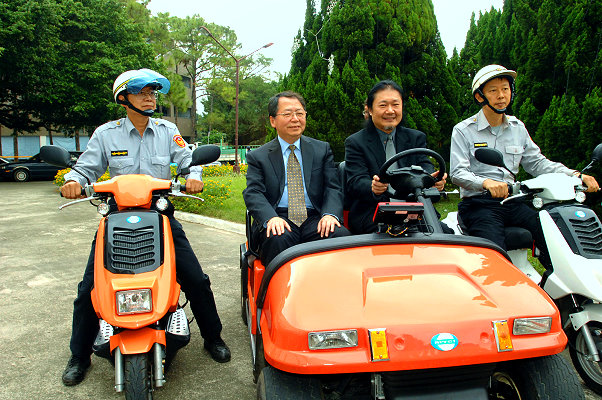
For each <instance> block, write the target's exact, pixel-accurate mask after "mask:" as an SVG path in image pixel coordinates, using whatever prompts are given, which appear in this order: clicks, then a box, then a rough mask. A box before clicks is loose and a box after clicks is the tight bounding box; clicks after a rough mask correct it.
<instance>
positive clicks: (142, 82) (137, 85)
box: [125, 69, 171, 94]
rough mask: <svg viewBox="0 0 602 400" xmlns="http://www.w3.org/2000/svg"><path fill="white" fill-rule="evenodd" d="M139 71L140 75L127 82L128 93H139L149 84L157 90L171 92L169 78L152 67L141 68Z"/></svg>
mask: <svg viewBox="0 0 602 400" xmlns="http://www.w3.org/2000/svg"><path fill="white" fill-rule="evenodd" d="M139 72H140V74H139V75H138V76H136V77H134V78H132V79H130V80H128V81H127V82H125V87H126V90H127V92H128V93H131V94H138V93H140V91H141V90H142V89H143V88H145V87H147V86H152V87H153V88H154V89H155V90H157V91H158V92H160V93H163V94H165V93H168V92H169V88H170V86H171V85H170V83H169V79H167V78H166V77H164V76H163V75H161V74H159V73H157V72H155V71H152V70H150V69H141V70H139Z"/></svg>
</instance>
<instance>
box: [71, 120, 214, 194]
mask: <svg viewBox="0 0 602 400" xmlns="http://www.w3.org/2000/svg"><path fill="white" fill-rule="evenodd" d="M191 161H192V151H191V150H190V149H189V148H188V145H187V143H186V142H185V141H184V139H183V138H182V136H181V135H180V132H179V131H178V128H177V127H176V125H175V124H173V123H171V122H169V121H166V120H164V119H155V118H149V120H148V125H147V126H146V130H145V131H144V134H143V135H142V136H140V133H139V132H138V130H136V128H135V127H134V124H133V123H132V122H131V121H130V120H129V118H122V119H119V120H116V121H111V122H108V123H106V124H104V125H101V126H100V127H98V128H97V129H96V131H94V134H93V135H92V137H91V138H90V141H89V142H88V146H87V148H86V151H84V153H83V154H82V155H81V156H80V157H79V159H78V160H77V164H76V165H75V168H76V169H77V170H79V171H81V172H82V173H83V174H85V175H86V176H87V177H88V178H89V179H90V181H91V182H95V181H96V180H97V179H98V178H99V177H100V176H101V175H102V174H104V172H105V171H106V169H107V166H108V167H109V173H110V175H111V177H114V176H117V175H125V174H146V175H150V176H153V177H155V178H160V179H171V170H170V164H171V163H176V164H177V165H178V172H179V171H180V169H181V168H184V167H187V166H188V165H190V162H191ZM201 173H202V167H201V166H194V167H191V168H190V174H189V175H188V178H190V179H196V180H201ZM69 180H74V181H77V182H79V183H80V184H81V185H82V186H83V185H84V184H86V183H87V181H86V178H85V177H83V176H82V175H80V174H79V173H77V172H75V171H73V170H72V171H71V172H69V173H68V174H66V175H65V182H66V181H69Z"/></svg>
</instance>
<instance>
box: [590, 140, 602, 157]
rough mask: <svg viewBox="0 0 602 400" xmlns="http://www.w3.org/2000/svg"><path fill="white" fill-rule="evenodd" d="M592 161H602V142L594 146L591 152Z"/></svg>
mask: <svg viewBox="0 0 602 400" xmlns="http://www.w3.org/2000/svg"><path fill="white" fill-rule="evenodd" d="M592 161H602V143H600V144H599V145H597V146H596V148H595V149H594V151H593V153H592Z"/></svg>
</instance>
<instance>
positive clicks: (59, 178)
mask: <svg viewBox="0 0 602 400" xmlns="http://www.w3.org/2000/svg"><path fill="white" fill-rule="evenodd" d="M70 171H71V168H65V169H60V170H58V172H57V173H56V175H55V176H54V181H53V183H54V184H55V185H56V186H59V187H60V186H63V185H64V184H65V174H66V173H68V172H70ZM110 178H111V176H110V175H109V170H108V169H107V171H106V172H105V173H104V174H102V175H101V176H100V178H98V180H97V181H96V182H103V181H108V180H109V179H110Z"/></svg>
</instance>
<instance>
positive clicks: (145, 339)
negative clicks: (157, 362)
mask: <svg viewBox="0 0 602 400" xmlns="http://www.w3.org/2000/svg"><path fill="white" fill-rule="evenodd" d="M155 343H159V344H162V345H163V346H165V344H166V341H165V331H164V330H159V329H151V328H141V329H134V330H131V329H128V330H124V331H121V332H119V333H117V334H115V335H113V336H111V342H110V344H111V353H112V352H113V350H115V348H117V347H119V349H120V350H121V354H144V353H148V352H150V350H151V349H152V347H153V345H154V344H155Z"/></svg>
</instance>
